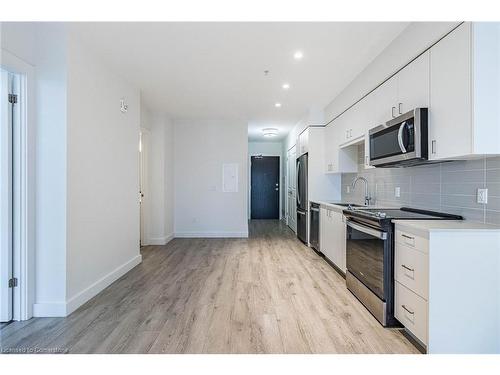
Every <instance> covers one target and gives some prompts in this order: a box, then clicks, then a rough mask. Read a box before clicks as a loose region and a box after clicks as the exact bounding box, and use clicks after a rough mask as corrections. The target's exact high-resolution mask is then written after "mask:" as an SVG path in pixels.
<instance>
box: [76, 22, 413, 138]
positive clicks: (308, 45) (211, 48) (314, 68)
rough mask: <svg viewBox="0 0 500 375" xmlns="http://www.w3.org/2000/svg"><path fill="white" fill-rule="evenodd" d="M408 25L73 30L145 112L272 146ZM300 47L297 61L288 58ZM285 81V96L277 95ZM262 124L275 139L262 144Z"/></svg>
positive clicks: (90, 26) (98, 26) (82, 26)
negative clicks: (218, 123)
mask: <svg viewBox="0 0 500 375" xmlns="http://www.w3.org/2000/svg"><path fill="white" fill-rule="evenodd" d="M407 25H408V23H404V22H399V23H394V22H392V23H391V22H362V23H355V22H343V23H342V22H329V23H290V22H286V23H279V22H276V23H221V22H217V23H207V22H202V23H184V22H181V23H168V22H165V23H138V22H137V23H126V22H118V23H111V22H105V23H72V24H71V28H72V30H73V31H74V32H76V34H77V35H78V36H79V38H81V39H82V40H83V41H84V42H85V44H87V45H89V46H91V47H92V48H93V49H95V51H96V52H97V53H98V54H99V55H101V56H102V58H103V59H104V60H106V61H107V62H108V64H109V65H111V66H112V67H113V69H116V70H117V71H118V72H119V73H120V74H121V75H123V76H124V77H127V79H128V80H129V81H130V83H132V84H134V85H135V86H136V87H138V88H140V89H141V92H142V97H143V99H144V100H145V102H146V103H147V105H148V106H149V107H150V108H152V109H155V110H158V111H161V112H164V113H168V114H169V115H170V116H171V117H173V118H174V119H239V120H243V121H246V122H248V124H249V139H250V140H254V141H255V140H272V141H276V140H280V139H282V138H283V137H284V136H285V135H286V133H287V132H288V131H289V130H290V129H291V128H292V127H293V125H294V124H295V123H297V121H298V120H299V119H300V118H301V117H302V116H303V115H304V114H305V113H306V112H307V111H308V109H309V108H311V107H315V108H318V107H320V108H322V107H324V106H325V105H326V104H328V103H329V102H330V101H331V100H332V99H333V98H334V97H335V96H336V95H338V94H339V93H340V92H341V91H342V89H344V88H345V87H346V86H347V85H348V83H349V82H351V81H352V80H353V79H354V77H355V76H356V75H357V74H359V73H360V72H361V71H362V70H363V69H364V68H365V67H366V66H367V65H368V64H369V63H370V62H371V61H372V60H373V59H374V58H375V57H376V56H377V55H378V54H379V53H380V52H382V50H383V49H384V48H385V47H386V46H387V45H388V44H389V43H390V42H391V41H392V40H393V39H394V38H395V37H396V36H397V35H398V34H399V33H401V31H402V30H403V29H404V28H405V27H406V26H407ZM297 50H301V51H302V52H303V54H304V57H303V58H302V59H301V60H295V59H294V58H293V54H294V52H295V51H297ZM266 70H267V71H269V73H268V74H267V75H266V74H265V73H264V71H266ZM285 82H286V83H289V84H290V89H289V90H283V89H282V84H283V83H285ZM276 102H279V103H281V105H282V106H281V108H276V107H275V103H276ZM268 127H274V128H277V129H279V135H278V136H277V137H274V138H270V139H269V138H264V137H263V136H262V129H263V128H268Z"/></svg>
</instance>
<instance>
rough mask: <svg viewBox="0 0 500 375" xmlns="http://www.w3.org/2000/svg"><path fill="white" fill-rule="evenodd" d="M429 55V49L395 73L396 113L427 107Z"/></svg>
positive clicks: (400, 113)
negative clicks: (396, 84) (396, 82)
mask: <svg viewBox="0 0 500 375" xmlns="http://www.w3.org/2000/svg"><path fill="white" fill-rule="evenodd" d="M429 55H430V53H429V51H427V52H425V53H424V54H422V55H421V56H419V57H418V58H417V59H416V60H414V61H413V62H412V63H410V64H409V65H408V66H406V67H405V68H404V69H403V70H401V71H400V72H399V73H398V74H397V78H398V102H397V103H396V104H397V111H396V113H397V114H398V115H402V114H403V113H406V112H408V111H411V110H412V109H415V108H417V107H421V108H427V107H429V79H430V77H429V64H430V62H429Z"/></svg>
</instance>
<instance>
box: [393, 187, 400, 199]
mask: <svg viewBox="0 0 500 375" xmlns="http://www.w3.org/2000/svg"><path fill="white" fill-rule="evenodd" d="M394 196H395V197H396V198H399V197H401V188H400V187H399V186H397V187H396V188H394Z"/></svg>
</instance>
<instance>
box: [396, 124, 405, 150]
mask: <svg viewBox="0 0 500 375" xmlns="http://www.w3.org/2000/svg"><path fill="white" fill-rule="evenodd" d="M405 126H406V121H403V123H402V124H401V126H400V127H399V130H398V143H399V148H400V149H401V152H402V153H403V154H406V147H405V145H404V142H403V130H404V128H405Z"/></svg>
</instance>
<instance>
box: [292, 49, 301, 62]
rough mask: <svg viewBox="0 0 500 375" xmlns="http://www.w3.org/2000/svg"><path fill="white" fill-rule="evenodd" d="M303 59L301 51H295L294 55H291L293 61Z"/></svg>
mask: <svg viewBox="0 0 500 375" xmlns="http://www.w3.org/2000/svg"><path fill="white" fill-rule="evenodd" d="M303 57H304V54H303V53H302V51H295V53H294V54H293V58H294V59H295V60H300V59H301V58H303Z"/></svg>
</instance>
